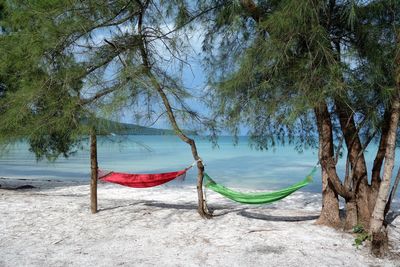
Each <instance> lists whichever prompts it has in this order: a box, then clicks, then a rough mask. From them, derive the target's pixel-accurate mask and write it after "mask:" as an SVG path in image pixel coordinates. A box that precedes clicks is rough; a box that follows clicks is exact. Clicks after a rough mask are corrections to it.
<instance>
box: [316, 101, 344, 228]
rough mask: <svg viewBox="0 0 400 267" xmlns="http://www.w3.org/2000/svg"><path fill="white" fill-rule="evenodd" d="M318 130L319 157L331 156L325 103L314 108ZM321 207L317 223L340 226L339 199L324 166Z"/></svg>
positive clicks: (331, 141)
mask: <svg viewBox="0 0 400 267" xmlns="http://www.w3.org/2000/svg"><path fill="white" fill-rule="evenodd" d="M315 115H316V118H317V125H318V132H319V153H318V154H319V155H318V156H319V159H320V161H321V166H322V164H323V163H322V162H323V159H325V158H333V154H334V151H333V138H332V123H331V121H330V116H329V112H328V109H327V107H326V105H324V106H323V107H320V108H317V109H315ZM321 174H322V209H321V214H320V217H319V218H318V220H317V222H316V223H317V224H321V225H327V226H330V227H334V228H339V227H340V224H341V222H340V216H339V199H338V195H337V193H336V191H335V190H334V188H333V185H332V184H331V183H330V180H329V177H328V173H327V172H326V168H324V167H323V168H322V171H321Z"/></svg>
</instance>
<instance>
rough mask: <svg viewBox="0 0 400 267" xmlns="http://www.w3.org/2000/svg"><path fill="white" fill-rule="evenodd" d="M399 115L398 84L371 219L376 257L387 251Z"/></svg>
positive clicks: (372, 250) (399, 91)
mask: <svg viewBox="0 0 400 267" xmlns="http://www.w3.org/2000/svg"><path fill="white" fill-rule="evenodd" d="M399 113H400V84H399V87H398V88H397V92H396V93H395V96H394V99H393V104H392V110H391V116H390V126H389V131H388V138H387V146H386V152H385V163H384V166H383V175H382V181H381V185H380V187H379V193H378V197H377V199H376V203H375V208H374V211H373V213H372V217H371V234H372V246H371V252H372V253H373V254H374V255H375V256H378V257H381V256H383V255H384V254H385V251H386V250H387V231H386V229H385V227H384V215H385V206H386V203H387V202H388V195H389V190H390V182H391V178H392V172H393V167H394V160H395V149H396V137H397V126H398V123H399Z"/></svg>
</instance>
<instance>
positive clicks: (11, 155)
mask: <svg viewBox="0 0 400 267" xmlns="http://www.w3.org/2000/svg"><path fill="white" fill-rule="evenodd" d="M196 144H197V149H198V152H199V155H200V157H202V159H203V161H204V163H205V165H206V172H207V173H208V174H209V175H210V176H211V177H212V178H213V179H214V180H216V181H218V182H220V183H222V184H224V185H227V186H232V187H236V188H244V189H272V190H274V189H278V188H282V187H286V186H288V185H291V184H293V183H295V182H298V181H300V180H302V179H303V178H304V177H305V176H306V175H307V174H308V173H309V172H310V171H311V169H312V168H313V167H314V166H315V164H316V163H317V161H318V154H317V153H318V151H317V150H305V151H303V152H302V153H298V152H297V151H296V150H295V149H294V147H293V146H290V145H287V146H279V147H276V148H274V149H271V150H268V151H258V150H255V149H252V148H250V147H249V144H248V139H247V138H246V137H241V138H239V143H238V144H237V145H233V139H232V137H228V136H225V137H220V138H219V142H218V145H219V147H218V148H213V146H212V144H211V143H210V142H209V141H208V140H207V139H202V138H196ZM375 152H376V145H375V146H372V147H371V148H370V149H369V150H368V151H367V154H366V160H367V163H368V167H369V169H370V168H371V167H372V162H373V158H374V155H375ZM396 152H397V158H399V153H400V151H396ZM98 161H99V168H101V169H105V170H113V171H120V172H131V173H157V172H167V171H175V170H180V169H183V168H185V167H188V166H189V165H190V164H192V163H193V158H192V155H191V151H190V147H189V146H188V145H187V144H185V143H183V142H182V141H181V140H180V139H178V138H177V137H176V136H137V135H135V136H133V135H132V136H122V137H115V136H113V137H99V138H98ZM396 165H397V166H396V168H395V169H394V170H395V172H397V168H398V166H399V160H397V164H396ZM338 173H339V175H343V174H344V159H341V160H340V162H339V164H338ZM196 174H197V169H196V168H192V169H191V170H190V171H189V172H188V174H187V176H186V179H185V181H184V182H183V183H182V184H183V185H194V184H195V181H196ZM0 177H10V178H11V177H12V178H30V179H56V180H75V181H76V180H78V181H88V180H89V177H90V161H89V146H88V143H86V144H84V146H83V150H81V151H77V153H76V154H74V155H73V156H71V157H69V158H68V159H64V158H60V159H59V160H57V161H56V162H52V163H49V162H47V161H41V162H37V161H36V160H35V157H34V155H33V154H32V153H30V152H29V151H28V146H27V144H26V143H19V144H16V145H14V146H13V147H12V148H10V149H9V151H8V153H6V154H4V155H2V156H1V157H0ZM180 184H181V183H180V182H173V183H172V185H180ZM302 190H304V191H311V192H320V191H321V179H320V171H318V172H317V174H316V176H315V177H314V182H313V183H312V184H311V185H309V186H307V187H305V188H304V189H302Z"/></svg>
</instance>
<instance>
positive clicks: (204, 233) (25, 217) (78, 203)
mask: <svg viewBox="0 0 400 267" xmlns="http://www.w3.org/2000/svg"><path fill="white" fill-rule="evenodd" d="M0 185H1V186H2V187H1V188H0V209H1V216H0V224H1V231H0V266H13V267H14V266H400V216H397V217H396V215H399V213H400V212H399V209H398V206H399V205H398V203H396V205H397V206H396V210H395V213H394V214H393V216H392V218H393V221H392V223H391V224H390V226H389V234H390V250H391V253H390V255H389V256H388V257H386V258H385V259H376V258H373V257H372V256H370V255H369V252H368V247H366V246H361V247H359V248H356V247H355V246H354V245H353V243H354V236H353V235H352V234H350V233H343V232H341V231H337V230H334V229H331V228H328V227H323V226H318V225H315V224H314V223H315V219H316V218H317V217H318V213H319V210H320V203H321V199H320V195H319V194H313V193H305V192H296V193H295V194H293V195H292V196H290V197H288V198H286V199H284V200H282V201H280V202H278V203H276V204H272V205H264V206H248V205H238V204H234V203H232V202H230V201H229V200H226V199H223V198H220V197H219V196H218V195H216V194H215V193H213V192H207V199H208V202H209V206H210V207H211V208H213V209H215V211H214V213H215V214H216V215H217V216H216V217H214V218H213V219H212V220H204V219H201V218H200V217H199V216H198V215H197V212H196V201H197V200H196V191H195V188H193V187H188V186H185V187H176V186H161V187H157V188H151V189H132V188H126V187H122V186H118V185H113V184H100V185H99V191H98V199H99V209H100V211H99V212H98V213H97V214H94V215H92V214H91V213H90V212H89V185H88V184H82V183H81V184H79V183H72V182H69V183H68V182H57V181H37V180H15V179H14V180H12V179H0ZM21 185H33V186H35V188H30V189H29V188H28V189H20V190H10V189H6V188H16V187H18V186H21Z"/></svg>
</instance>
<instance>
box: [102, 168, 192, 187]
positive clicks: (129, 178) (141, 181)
mask: <svg viewBox="0 0 400 267" xmlns="http://www.w3.org/2000/svg"><path fill="white" fill-rule="evenodd" d="M191 167H192V166H190V167H188V168H186V169H183V170H180V171H175V172H165V173H154V174H151V173H149V174H130V173H122V172H109V173H107V172H104V171H101V170H99V175H98V176H99V179H100V180H102V181H105V182H110V183H116V184H120V185H124V186H129V187H135V188H145V187H153V186H158V185H162V184H165V183H168V182H169V181H172V180H174V179H176V178H181V179H184V178H185V175H186V172H187V171H188V170H189V169H190V168H191Z"/></svg>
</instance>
